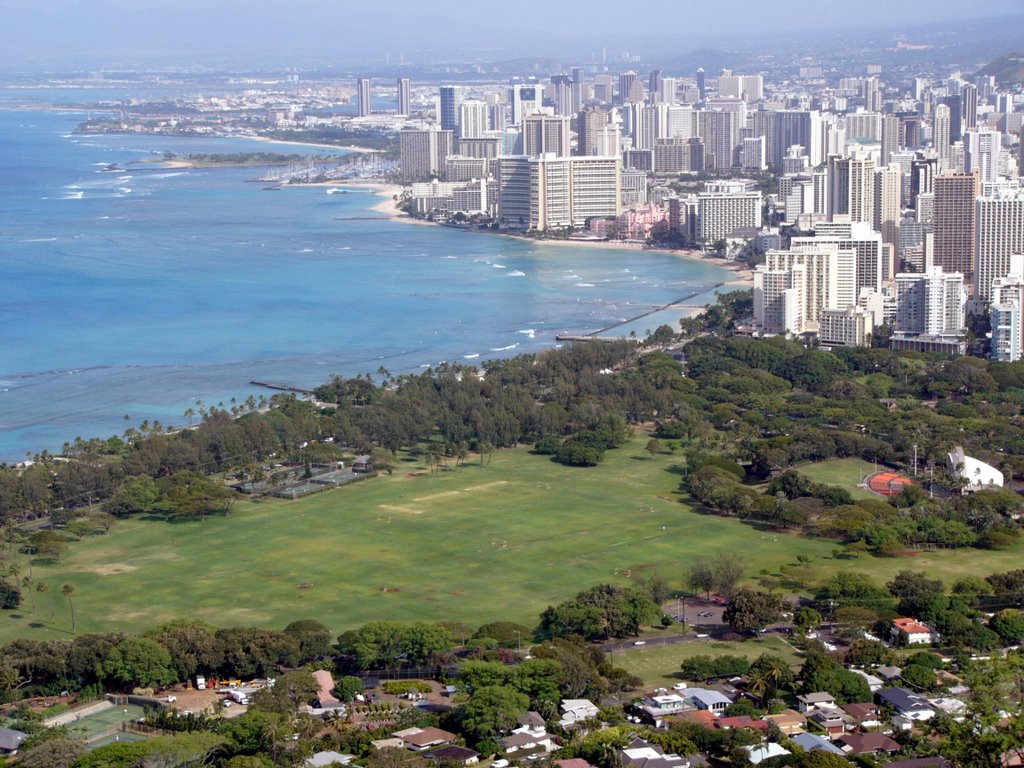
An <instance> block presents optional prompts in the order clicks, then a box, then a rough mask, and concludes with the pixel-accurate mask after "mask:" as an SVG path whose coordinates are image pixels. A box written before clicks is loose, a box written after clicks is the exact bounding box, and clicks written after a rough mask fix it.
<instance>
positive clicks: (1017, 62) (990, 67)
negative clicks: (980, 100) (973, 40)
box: [976, 53, 1024, 85]
mask: <svg viewBox="0 0 1024 768" xmlns="http://www.w3.org/2000/svg"><path fill="white" fill-rule="evenodd" d="M977 75H981V76H987V75H994V76H995V78H996V82H997V83H999V84H1000V85H1020V84H1021V83H1024V54H1020V53H1008V54H1006V55H1005V56H1000V57H999V58H998V59H996V60H995V61H993V62H990V63H988V64H986V65H985V66H984V67H982V68H981V69H979V70H978V71H977V73H976V76H977Z"/></svg>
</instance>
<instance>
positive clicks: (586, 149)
mask: <svg viewBox="0 0 1024 768" xmlns="http://www.w3.org/2000/svg"><path fill="white" fill-rule="evenodd" d="M606 125H608V112H607V111H606V110H604V109H602V108H601V107H585V108H584V109H582V110H581V111H580V113H579V115H577V117H576V136H577V139H576V154H578V155H600V154H604V153H602V152H598V151H597V141H598V136H599V134H600V132H601V130H602V129H603V128H604V127H605V126H606ZM611 154H618V151H617V150H616V151H615V152H613V153H611Z"/></svg>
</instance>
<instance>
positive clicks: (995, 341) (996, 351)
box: [989, 255, 1024, 363]
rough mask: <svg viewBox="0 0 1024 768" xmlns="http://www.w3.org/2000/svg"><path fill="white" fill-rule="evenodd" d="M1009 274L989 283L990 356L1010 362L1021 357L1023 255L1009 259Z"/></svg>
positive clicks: (1023, 347) (1023, 343)
mask: <svg viewBox="0 0 1024 768" xmlns="http://www.w3.org/2000/svg"><path fill="white" fill-rule="evenodd" d="M1010 261H1011V265H1010V274H1008V275H1007V276H1006V277H999V278H996V280H995V281H994V282H993V285H992V305H991V307H990V308H989V320H990V321H991V322H990V324H991V326H992V345H991V350H990V352H991V355H990V356H991V358H992V359H993V360H1000V361H1003V362H1008V363H1012V362H1015V361H1017V360H1020V359H1021V357H1022V356H1024V256H1021V255H1015V256H1013V257H1012V258H1011V260H1010Z"/></svg>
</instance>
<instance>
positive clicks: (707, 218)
mask: <svg viewBox="0 0 1024 768" xmlns="http://www.w3.org/2000/svg"><path fill="white" fill-rule="evenodd" d="M711 189H716V187H711ZM717 189H720V190H721V191H705V192H701V193H700V194H698V195H697V231H696V238H697V241H698V242H700V243H704V244H705V245H708V246H710V245H713V244H714V243H716V242H718V241H719V240H722V239H724V238H727V237H728V236H729V235H730V234H732V233H733V232H735V231H737V230H751V229H754V230H757V229H760V228H761V221H762V219H761V213H762V211H761V193H760V192H756V191H755V192H747V191H746V190H745V189H744V187H743V185H742V184H729V183H723V184H721V185H718V187H717Z"/></svg>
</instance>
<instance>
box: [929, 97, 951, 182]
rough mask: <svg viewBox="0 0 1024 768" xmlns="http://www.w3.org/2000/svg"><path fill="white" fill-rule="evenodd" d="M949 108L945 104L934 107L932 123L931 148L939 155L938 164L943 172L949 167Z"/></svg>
mask: <svg viewBox="0 0 1024 768" xmlns="http://www.w3.org/2000/svg"><path fill="white" fill-rule="evenodd" d="M949 121H950V116H949V107H948V106H946V105H945V104H937V105H935V119H934V121H933V122H932V146H933V147H935V151H936V152H937V153H938V155H939V164H940V166H941V167H942V169H943V170H945V169H946V168H948V167H949V146H950V142H949V129H950V128H949V127H950V122H949Z"/></svg>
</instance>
